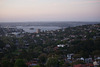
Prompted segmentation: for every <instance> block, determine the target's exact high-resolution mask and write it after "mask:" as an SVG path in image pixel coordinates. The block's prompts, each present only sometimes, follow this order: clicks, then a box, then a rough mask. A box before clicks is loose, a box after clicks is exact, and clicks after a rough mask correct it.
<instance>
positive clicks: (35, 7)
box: [0, 0, 100, 22]
mask: <svg viewBox="0 0 100 67" xmlns="http://www.w3.org/2000/svg"><path fill="white" fill-rule="evenodd" d="M26 21H30V22H32V21H100V0H0V22H26Z"/></svg>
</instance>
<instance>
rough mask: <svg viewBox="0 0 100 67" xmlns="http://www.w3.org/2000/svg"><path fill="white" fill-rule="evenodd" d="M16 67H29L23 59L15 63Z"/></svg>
mask: <svg viewBox="0 0 100 67" xmlns="http://www.w3.org/2000/svg"><path fill="white" fill-rule="evenodd" d="M14 67H27V66H26V64H25V62H24V60H22V59H17V60H16V61H15V65H14Z"/></svg>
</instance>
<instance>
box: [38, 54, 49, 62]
mask: <svg viewBox="0 0 100 67" xmlns="http://www.w3.org/2000/svg"><path fill="white" fill-rule="evenodd" d="M38 58H39V60H40V63H42V64H44V63H45V62H46V60H47V55H46V54H45V53H43V54H41V55H40V56H39V57H38Z"/></svg>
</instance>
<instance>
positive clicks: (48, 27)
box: [16, 26, 61, 33]
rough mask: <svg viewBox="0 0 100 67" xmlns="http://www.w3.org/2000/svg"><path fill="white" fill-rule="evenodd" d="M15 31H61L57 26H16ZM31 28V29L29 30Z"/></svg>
mask: <svg viewBox="0 0 100 67" xmlns="http://www.w3.org/2000/svg"><path fill="white" fill-rule="evenodd" d="M16 28H17V29H23V30H24V31H25V32H29V33H34V32H36V30H37V29H41V31H50V30H57V29H61V27H58V26H16ZM30 28H33V29H30Z"/></svg>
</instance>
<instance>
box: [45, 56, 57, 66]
mask: <svg viewBox="0 0 100 67" xmlns="http://www.w3.org/2000/svg"><path fill="white" fill-rule="evenodd" d="M58 66H59V62H58V59H57V58H55V57H51V58H48V60H47V62H46V67H58Z"/></svg>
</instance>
